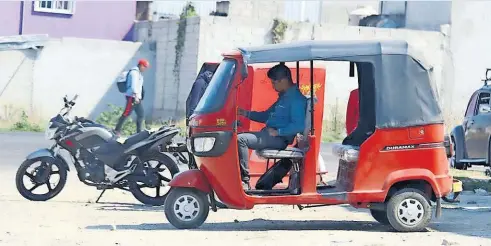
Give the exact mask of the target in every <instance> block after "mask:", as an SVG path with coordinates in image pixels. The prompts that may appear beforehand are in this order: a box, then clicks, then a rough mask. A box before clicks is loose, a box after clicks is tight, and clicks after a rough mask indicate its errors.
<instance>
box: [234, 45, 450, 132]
mask: <svg viewBox="0 0 491 246" xmlns="http://www.w3.org/2000/svg"><path fill="white" fill-rule="evenodd" d="M239 51H240V52H241V54H242V57H243V59H244V63H245V64H246V65H247V64H254V63H274V62H295V61H312V60H322V61H349V62H353V63H355V64H356V67H357V71H358V84H359V88H360V114H361V115H360V121H361V120H362V119H361V118H362V117H364V118H365V119H364V121H373V122H374V125H375V127H377V128H397V127H408V126H418V125H427V124H436V123H443V117H442V114H441V109H440V107H439V105H438V101H437V97H436V90H435V83H434V81H433V80H432V76H431V72H432V68H431V67H430V66H429V65H428V64H427V63H426V62H425V59H424V57H423V56H422V55H421V54H420V53H418V52H417V51H416V50H414V49H412V48H411V46H410V45H409V44H408V43H407V42H406V41H400V40H383V41H376V40H370V41H363V40H356V41H353V40H351V41H303V42H293V43H288V44H269V45H263V46H258V47H249V48H239ZM364 104H365V105H364ZM367 110H368V111H370V110H371V111H373V110H374V111H375V112H373V114H371V113H364V112H363V111H367ZM368 118H374V119H368Z"/></svg>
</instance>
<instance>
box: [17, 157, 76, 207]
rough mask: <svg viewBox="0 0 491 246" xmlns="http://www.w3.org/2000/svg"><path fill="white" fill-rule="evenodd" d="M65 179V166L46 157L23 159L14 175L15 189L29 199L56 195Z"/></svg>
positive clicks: (43, 198)
mask: <svg viewBox="0 0 491 246" xmlns="http://www.w3.org/2000/svg"><path fill="white" fill-rule="evenodd" d="M38 163H39V165H36V164H38ZM31 168H32V169H31ZM66 180H67V169H66V167H65V166H64V165H62V164H61V163H60V162H59V161H57V160H56V159H55V160H54V159H52V158H48V157H39V158H35V159H30V160H25V161H24V162H23V163H22V164H21V165H20V167H19V169H18V170H17V174H16V175H15V184H16V186H17V190H18V191H19V193H20V194H21V196H23V197H24V198H26V199H28V200H31V201H47V200H49V199H52V198H53V197H55V196H57V195H58V194H59V193H60V192H61V190H63V188H64V187H65V184H66ZM56 181H57V182H56ZM26 183H27V184H26Z"/></svg>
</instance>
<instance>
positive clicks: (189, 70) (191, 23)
mask: <svg viewBox="0 0 491 246" xmlns="http://www.w3.org/2000/svg"><path fill="white" fill-rule="evenodd" d="M186 23H187V25H186V28H185V30H183V31H182V34H184V35H183V36H182V39H183V41H184V45H183V47H182V50H181V51H180V53H181V54H182V56H181V58H180V64H181V65H180V66H177V65H176V62H177V60H176V54H177V53H178V52H176V44H177V42H178V32H180V31H179V28H178V26H179V20H161V21H158V22H140V23H137V24H136V26H135V38H136V40H138V41H141V42H147V43H150V44H151V46H154V47H156V54H157V56H156V60H155V66H154V67H155V69H156V70H155V71H156V72H155V79H156V83H155V91H154V103H153V104H154V109H153V118H154V119H162V120H169V119H178V118H181V117H182V115H184V114H185V112H186V107H185V106H186V98H187V95H188V93H189V91H190V90H191V86H192V84H193V82H194V80H195V78H196V73H197V69H198V65H199V66H201V64H198V60H197V59H196V57H197V56H198V45H199V37H200V28H199V27H200V18H199V17H193V18H188V19H187V20H186Z"/></svg>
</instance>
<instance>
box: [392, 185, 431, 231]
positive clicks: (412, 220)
mask: <svg viewBox="0 0 491 246" xmlns="http://www.w3.org/2000/svg"><path fill="white" fill-rule="evenodd" d="M386 212H387V219H388V220H389V223H390V225H391V226H392V227H393V228H394V229H395V230H396V231H399V232H420V231H423V230H425V228H426V226H428V224H429V223H430V220H431V214H432V210H431V206H430V203H429V201H428V199H427V198H426V197H425V195H424V193H422V192H421V191H420V190H417V189H412V188H406V189H402V190H400V191H398V192H396V193H395V194H394V195H393V196H392V197H391V198H390V199H389V201H388V202H387V211H386Z"/></svg>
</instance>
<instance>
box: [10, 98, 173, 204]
mask: <svg viewBox="0 0 491 246" xmlns="http://www.w3.org/2000/svg"><path fill="white" fill-rule="evenodd" d="M77 97H78V95H75V97H74V98H73V99H72V100H68V99H67V97H66V96H65V97H64V98H63V100H64V103H65V105H64V107H63V108H62V109H61V110H60V112H59V113H58V114H57V115H56V116H55V117H53V118H52V119H51V120H50V121H49V123H48V127H47V128H46V131H45V137H46V139H48V140H54V142H55V143H54V144H53V146H51V148H45V149H39V150H37V151H35V152H33V153H31V154H29V155H28V156H27V157H26V160H25V161H24V162H23V163H22V164H21V165H20V167H19V169H18V171H17V174H16V186H17V190H18V191H19V193H20V194H21V195H22V196H23V197H24V198H26V199H28V200H31V201H47V200H50V199H52V198H53V197H55V196H57V195H58V194H59V193H60V192H61V190H62V189H63V188H64V186H65V184H66V181H67V173H68V171H70V167H69V165H68V163H69V162H71V163H72V164H73V166H74V167H75V169H76V171H77V174H78V178H79V180H80V181H81V182H83V183H84V184H86V185H88V186H95V187H96V188H97V189H98V190H102V192H101V194H100V196H99V197H98V198H97V200H96V202H98V201H99V199H100V198H101V197H102V195H103V194H104V192H105V191H106V190H107V189H114V188H117V189H122V190H127V191H130V192H131V193H132V194H133V196H134V197H135V198H136V199H137V200H138V201H140V202H142V203H144V204H147V205H154V206H160V205H163V204H164V201H165V198H166V196H167V192H168V188H169V187H168V186H167V183H168V182H170V181H171V179H172V178H173V177H174V176H175V175H176V174H177V173H179V168H178V166H177V163H176V161H174V159H173V158H171V157H170V156H169V155H167V154H165V153H164V151H163V150H164V149H165V148H166V146H167V145H169V144H171V143H172V138H173V137H174V136H175V135H177V134H178V133H179V129H178V128H176V127H173V126H163V127H161V128H160V129H158V130H156V131H149V130H144V131H142V132H140V133H137V134H134V135H132V136H130V137H128V138H127V139H126V140H124V141H122V140H120V138H118V137H117V136H116V134H115V133H114V132H113V131H112V130H111V129H108V128H107V127H106V126H104V125H101V124H98V123H96V122H94V121H91V120H88V119H85V118H79V117H76V116H75V117H74V119H71V118H70V117H69V113H70V111H71V110H72V108H73V106H74V105H75V100H76V99H77ZM62 150H65V152H68V158H67V157H65V156H63V155H61V151H62ZM69 159H71V160H70V161H69ZM152 162H154V164H153V165H152ZM155 162H156V164H155ZM37 163H40V164H39V165H37V166H36V165H35V164H37ZM34 166H35V167H34ZM31 167H33V168H32V170H29V169H30V168H31ZM166 172H167V174H168V175H165V174H166ZM56 176H58V182H56V179H55V182H53V183H52V181H53V180H52V178H56ZM24 178H27V182H24V181H25V180H24ZM26 183H31V184H32V185H27V186H26ZM28 186H31V187H30V188H28ZM40 187H45V188H47V189H45V191H46V190H47V192H45V193H43V192H42V193H41V194H36V193H34V191H35V190H37V189H38V188H40ZM145 188H150V189H153V190H155V194H156V195H148V194H146V193H145V192H144V190H143V189H145ZM162 188H164V189H166V188H167V190H164V191H161V189H162Z"/></svg>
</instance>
